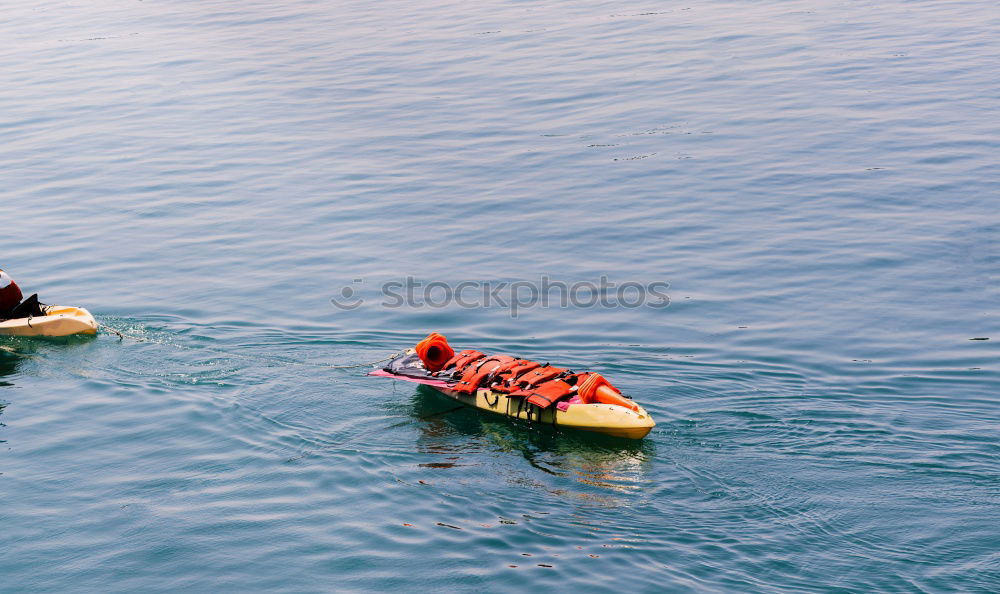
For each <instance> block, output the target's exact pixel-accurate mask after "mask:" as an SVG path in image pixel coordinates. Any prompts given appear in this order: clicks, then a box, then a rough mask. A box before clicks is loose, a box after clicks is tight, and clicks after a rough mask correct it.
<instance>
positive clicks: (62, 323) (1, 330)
mask: <svg viewBox="0 0 1000 594" xmlns="http://www.w3.org/2000/svg"><path fill="white" fill-rule="evenodd" d="M80 334H83V335H86V334H97V321H96V320H95V319H94V316H92V315H91V314H90V312H89V311H87V310H86V309H84V308H82V307H65V306H60V305H50V306H48V307H46V308H45V315H44V316H37V317H31V318H17V319H13V320H4V321H2V322H0V336H73V335H80Z"/></svg>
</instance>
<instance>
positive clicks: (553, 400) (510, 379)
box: [370, 334, 656, 439]
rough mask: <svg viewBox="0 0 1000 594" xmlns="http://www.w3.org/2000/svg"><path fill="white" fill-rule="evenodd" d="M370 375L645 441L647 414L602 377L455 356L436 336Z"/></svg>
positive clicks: (498, 358) (510, 359) (497, 409)
mask: <svg viewBox="0 0 1000 594" xmlns="http://www.w3.org/2000/svg"><path fill="white" fill-rule="evenodd" d="M370 375H374V376H380V377H390V378H393V379H399V380H403V381H410V382H415V383H419V384H424V385H428V386H430V387H432V388H434V389H436V390H438V391H439V392H441V393H442V394H444V395H445V396H448V397H449V398H452V399H453V400H456V401H458V402H460V403H462V404H465V405H467V406H472V407H475V408H479V409H482V410H485V411H489V412H492V413H497V414H501V415H504V416H507V417H511V418H514V419H520V420H523V421H527V422H530V423H534V424H540V425H552V426H557V427H566V428H570V429H580V430H583V431H595V432H598V433H605V434H607V435H614V436H617V437H627V438H631V439H642V438H643V437H645V436H646V435H647V434H648V433H649V431H650V430H651V429H652V428H653V427H654V426H655V425H656V423H654V422H653V419H652V418H651V417H650V416H649V414H648V413H647V412H646V411H645V410H644V409H643V408H642V407H641V406H639V405H638V404H636V403H635V402H633V401H632V400H631V399H630V398H627V397H625V396H623V395H622V394H621V393H620V392H619V391H618V390H617V389H616V388H615V387H614V386H612V385H611V383H610V382H608V381H607V380H605V379H604V378H603V377H602V376H601V375H600V374H598V373H593V372H583V373H578V372H574V371H571V370H568V369H562V368H558V367H553V366H551V365H549V364H548V363H546V364H544V365H543V364H540V363H536V362H533V361H528V360H525V359H521V358H518V357H514V356H511V355H485V354H483V353H481V352H479V351H473V350H466V351H462V352H460V353H457V354H456V353H455V352H454V351H453V350H452V349H451V347H450V346H448V343H447V341H446V340H445V338H444V337H443V336H441V335H439V334H432V335H430V336H428V337H427V338H426V339H424V340H423V341H421V342H420V343H419V344H417V347H416V348H415V349H409V350H407V351H406V352H404V353H402V354H400V355H397V356H396V357H393V358H392V359H391V360H390V361H389V362H388V363H386V364H385V365H384V366H383V367H382V369H380V370H377V371H373V372H372V373H371V374H370Z"/></svg>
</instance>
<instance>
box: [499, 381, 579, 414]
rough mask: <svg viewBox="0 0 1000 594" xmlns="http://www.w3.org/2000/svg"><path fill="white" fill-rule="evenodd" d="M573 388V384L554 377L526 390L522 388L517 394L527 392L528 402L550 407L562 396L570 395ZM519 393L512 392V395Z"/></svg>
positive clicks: (539, 406)
mask: <svg viewBox="0 0 1000 594" xmlns="http://www.w3.org/2000/svg"><path fill="white" fill-rule="evenodd" d="M572 390H573V386H571V385H570V384H568V383H566V382H564V381H563V380H561V379H554V380H549V381H547V382H542V383H541V384H538V385H537V386H533V387H531V388H525V389H524V390H522V391H521V392H519V393H517V394H520V393H524V394H526V395H527V397H528V402H530V403H531V404H534V405H535V406H537V407H538V408H548V407H549V406H550V405H552V404H553V403H554V402H556V401H557V400H559V399H560V398H563V397H565V396H569V395H570V392H572ZM517 394H511V396H515V395H517Z"/></svg>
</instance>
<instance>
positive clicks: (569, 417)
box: [399, 378, 656, 439]
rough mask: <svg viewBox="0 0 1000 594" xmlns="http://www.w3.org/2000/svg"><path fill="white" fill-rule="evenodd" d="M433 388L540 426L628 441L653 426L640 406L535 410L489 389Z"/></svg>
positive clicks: (470, 404)
mask: <svg viewBox="0 0 1000 594" xmlns="http://www.w3.org/2000/svg"><path fill="white" fill-rule="evenodd" d="M399 379H403V378H399ZM435 389H436V390H437V391H439V392H441V393H442V394H444V395H445V396H447V397H449V398H452V399H454V400H457V401H458V402H461V403H462V404H465V405H467V406H473V407H475V408H478V409H480V410H485V411H488V412H492V413H498V414H501V415H504V416H506V417H511V418H514V419H520V420H522V421H530V422H532V423H537V424H539V425H552V426H555V427H564V428H567V429H579V430H581V431H594V432H596V433H604V434H606V435H614V436H615V437H627V438H629V439H642V438H643V437H646V435H647V434H648V433H649V432H650V430H652V428H653V427H655V426H656V423H654V422H653V418H652V417H650V416H649V413H647V412H646V411H645V410H644V409H643V408H642V407H641V406H640V407H639V409H638V410H634V411H633V410H630V409H627V408H624V407H621V406H616V405H613V404H599V403H595V404H571V405H569V406H568V407H566V410H560V409H558V408H556V407H555V406H553V407H549V408H547V409H545V410H538V409H537V408H536V407H533V406H528V405H526V404H525V403H524V399H523V398H510V397H509V396H507V395H506V394H502V393H500V392H494V391H492V390H487V389H480V390H477V391H476V393H475V394H460V393H458V392H456V391H454V390H449V389H447V388H438V387H436V386H435Z"/></svg>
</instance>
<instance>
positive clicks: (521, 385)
mask: <svg viewBox="0 0 1000 594" xmlns="http://www.w3.org/2000/svg"><path fill="white" fill-rule="evenodd" d="M565 371H566V370H565V369H560V368H558V367H536V368H535V369H532V370H531V371H529V372H528V373H525V374H523V375H521V376H520V377H518V378H514V379H513V381H511V382H509V385H510V387H511V388H512V389H511V391H510V395H511V396H528V395H529V394H530V392H529V391H530V390H531V389H533V388H534V387H535V386H537V385H539V384H541V383H542V382H547V381H549V380H551V379H554V378H555V377H556V376H557V375H561V374H562V373H564V372H565Z"/></svg>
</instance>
